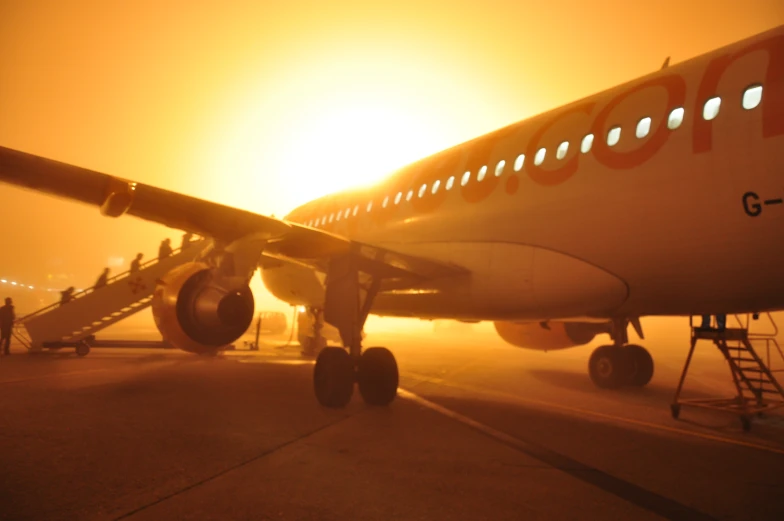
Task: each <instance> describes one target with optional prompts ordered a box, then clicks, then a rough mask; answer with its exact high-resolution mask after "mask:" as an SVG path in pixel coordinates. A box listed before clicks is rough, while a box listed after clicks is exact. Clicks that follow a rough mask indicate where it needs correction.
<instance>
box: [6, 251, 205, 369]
mask: <svg viewBox="0 0 784 521" xmlns="http://www.w3.org/2000/svg"><path fill="white" fill-rule="evenodd" d="M206 247H207V241H204V240H201V241H194V242H191V243H190V244H188V245H186V246H185V247H184V248H180V249H177V250H174V251H173V252H172V254H171V255H169V256H167V257H164V258H162V259H158V258H156V259H152V260H150V261H147V262H145V263H144V264H142V265H141V266H140V269H139V270H138V271H135V272H131V271H126V272H124V273H121V274H119V275H116V276H114V277H112V278H110V279H108V281H107V283H106V285H105V286H101V287H99V288H95V287H91V288H87V289H85V290H83V291H80V292H78V293H75V294H74V295H73V298H72V300H70V301H69V302H67V303H65V304H61V303H60V302H57V303H55V304H52V305H50V306H47V307H45V308H42V309H39V310H38V311H36V312H34V313H31V314H29V315H25V316H23V317H21V318H19V319H17V320H16V322H15V323H14V329H13V335H14V338H15V339H16V340H17V341H18V342H20V343H21V344H22V345H24V346H25V347H26V348H27V349H28V350H29V351H31V352H40V351H43V350H44V349H57V348H61V347H75V348H76V352H77V354H79V355H81V356H83V355H86V354H87V353H89V351H90V341H91V340H92V339H94V338H95V337H94V335H95V333H96V332H98V331H100V330H102V329H105V328H107V327H109V326H111V325H112V324H116V323H117V322H119V321H121V320H123V319H125V318H128V317H130V316H131V315H134V314H136V313H138V312H139V311H141V310H143V309H146V308H148V307H149V306H150V305H151V303H152V294H153V291H154V289H155V285H156V281H157V280H158V279H160V278H161V277H163V276H164V275H166V273H168V272H169V271H171V270H172V269H174V268H176V267H177V266H180V265H182V264H184V263H186V262H190V261H193V260H196V259H197V258H198V257H199V256H200V255H201V254H202V253H203V252H204V250H205V248H206Z"/></svg>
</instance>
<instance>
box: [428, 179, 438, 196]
mask: <svg viewBox="0 0 784 521" xmlns="http://www.w3.org/2000/svg"><path fill="white" fill-rule="evenodd" d="M439 186H441V181H436V182H435V183H433V189H432V190H430V192H431V193H433V194H434V195H435V193H436V192H438V187H439Z"/></svg>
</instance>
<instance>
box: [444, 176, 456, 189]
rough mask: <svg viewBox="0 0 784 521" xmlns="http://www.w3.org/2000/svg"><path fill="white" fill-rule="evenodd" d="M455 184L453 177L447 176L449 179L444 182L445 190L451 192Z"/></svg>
mask: <svg viewBox="0 0 784 521" xmlns="http://www.w3.org/2000/svg"><path fill="white" fill-rule="evenodd" d="M454 184H455V176H453V175H452V176H449V179H447V180H446V189H447V191H449V190H451V189H452V187H453V186H454Z"/></svg>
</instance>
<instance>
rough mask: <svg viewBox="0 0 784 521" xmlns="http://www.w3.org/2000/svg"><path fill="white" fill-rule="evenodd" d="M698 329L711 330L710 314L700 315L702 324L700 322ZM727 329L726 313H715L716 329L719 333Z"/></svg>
mask: <svg viewBox="0 0 784 521" xmlns="http://www.w3.org/2000/svg"><path fill="white" fill-rule="evenodd" d="M699 329H701V330H703V331H710V330H711V316H710V315H702V324H700V327H699ZM725 329H727V315H716V331H718V332H719V333H721V332H722V331H724V330H725Z"/></svg>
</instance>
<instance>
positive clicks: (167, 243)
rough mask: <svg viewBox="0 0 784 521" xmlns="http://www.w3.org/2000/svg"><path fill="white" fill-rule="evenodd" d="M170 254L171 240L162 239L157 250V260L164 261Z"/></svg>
mask: <svg viewBox="0 0 784 521" xmlns="http://www.w3.org/2000/svg"><path fill="white" fill-rule="evenodd" d="M171 254H172V247H171V239H164V240H163V241H162V242H161V245H160V247H159V248H158V260H160V259H165V258H166V257H168V256H169V255H171Z"/></svg>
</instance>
